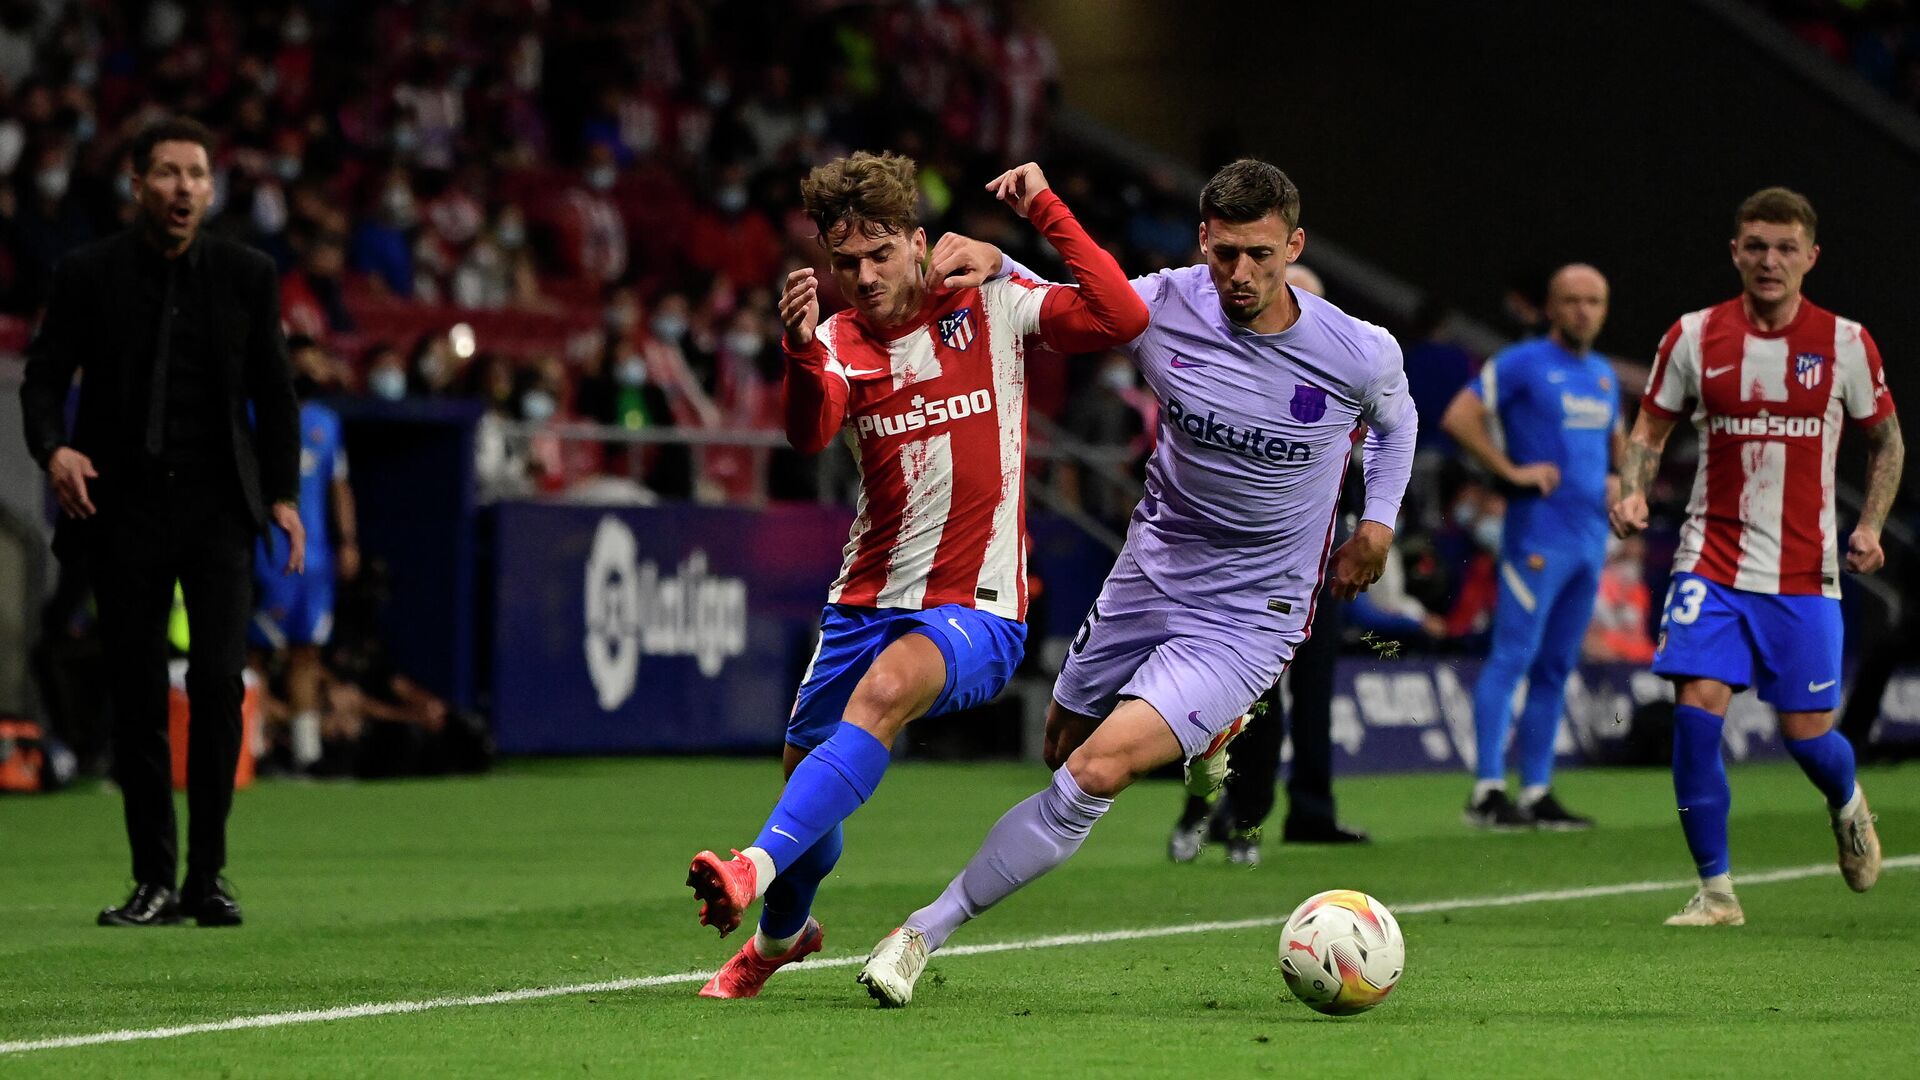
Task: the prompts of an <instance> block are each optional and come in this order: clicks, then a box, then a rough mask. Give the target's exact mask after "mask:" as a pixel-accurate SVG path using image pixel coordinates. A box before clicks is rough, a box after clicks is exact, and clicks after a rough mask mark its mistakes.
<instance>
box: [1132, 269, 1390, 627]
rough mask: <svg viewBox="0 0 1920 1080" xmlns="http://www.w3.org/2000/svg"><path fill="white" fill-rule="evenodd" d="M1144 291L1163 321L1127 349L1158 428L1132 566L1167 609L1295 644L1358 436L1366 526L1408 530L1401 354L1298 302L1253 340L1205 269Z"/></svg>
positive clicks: (1369, 332) (1142, 284)
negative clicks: (1183, 607) (1279, 325)
mask: <svg viewBox="0 0 1920 1080" xmlns="http://www.w3.org/2000/svg"><path fill="white" fill-rule="evenodd" d="M1133 285H1134V288H1135V290H1137V291H1138V292H1139V293H1140V295H1141V297H1142V298H1143V299H1145V300H1146V302H1147V306H1148V308H1149V309H1150V311H1151V312H1152V321H1151V322H1150V323H1149V324H1148V326H1147V331H1146V333H1144V334H1142V335H1140V336H1139V337H1138V338H1136V339H1134V341H1133V342H1132V343H1131V344H1129V345H1127V346H1125V350H1126V351H1127V352H1128V353H1130V354H1131V355H1132V356H1133V359H1134V362H1135V364H1136V365H1138V367H1139V369H1140V373H1141V375H1142V376H1143V377H1144V378H1145V379H1146V382H1147V385H1148V386H1150V387H1152V388H1153V392H1154V394H1155V395H1156V396H1157V397H1158V398H1159V399H1160V426H1159V433H1158V434H1159V443H1158V445H1157V446H1156V448H1155V449H1154V453H1153V459H1152V460H1151V461H1150V462H1149V463H1148V465H1147V493H1146V497H1145V498H1143V499H1142V500H1141V501H1140V505H1139V506H1138V507H1137V508H1136V509H1135V511H1134V514H1133V522H1132V524H1131V525H1130V526H1129V527H1128V529H1127V549H1128V554H1129V555H1130V556H1131V561H1132V562H1133V563H1134V564H1136V565H1137V566H1138V567H1139V570H1140V572H1141V573H1142V574H1144V575H1145V576H1146V577H1147V578H1148V579H1149V580H1151V581H1153V582H1154V584H1156V585H1157V586H1159V587H1160V589H1161V590H1162V591H1164V592H1165V593H1166V594H1167V595H1168V596H1169V597H1172V598H1175V599H1178V600H1180V601H1182V602H1184V603H1185V604H1187V605H1188V606H1191V607H1193V608H1196V609H1199V610H1203V611H1208V610H1210V611H1211V612H1212V613H1214V614H1217V615H1227V616H1232V617H1234V618H1235V621H1236V622H1238V623H1240V624H1241V625H1243V626H1249V627H1257V628H1260V629H1265V630H1276V631H1280V632H1282V633H1284V634H1287V635H1288V636H1289V637H1291V638H1293V639H1294V640H1296V641H1297V640H1298V639H1299V636H1300V633H1301V631H1303V630H1304V629H1305V626H1306V620H1307V618H1308V613H1309V611H1310V610H1311V608H1312V606H1313V599H1314V594H1315V592H1316V590H1317V588H1318V586H1319V582H1320V578H1321V574H1322V572H1323V570H1324V567H1325V565H1326V558H1327V552H1328V549H1329V545H1330V543H1331V540H1332V535H1333V519H1334V513H1335V510H1336V508H1337V507H1338V505H1339V501H1340V487H1341V483H1342V480H1343V477H1344V476H1345V474H1346V468H1347V462H1348V460H1349V456H1350V454H1351V451H1352V447H1353V438H1354V433H1355V432H1356V430H1357V429H1358V426H1359V425H1360V424H1362V423H1364V424H1366V426H1367V439H1366V447H1365V451H1366V452H1365V458H1364V461H1365V473H1366V487H1367V499H1366V508H1365V512H1364V514H1363V515H1362V516H1363V517H1365V518H1366V519H1367V520H1370V521H1378V522H1380V523H1382V524H1384V525H1386V526H1388V527H1389V528H1391V527H1393V525H1394V521H1395V518H1397V517H1398V516H1399V512H1400V500H1401V497H1402V496H1403V495H1404V494H1405V493H1406V488H1407V480H1408V478H1409V476H1410V474H1411V472H1412V467H1413V441H1414V431H1415V426H1416V423H1417V421H1416V419H1415V417H1414V410H1413V399H1412V398H1411V397H1410V396H1409V395H1408V393H1407V379H1406V374H1405V372H1404V371H1403V370H1402V368H1401V359H1400V346H1399V345H1398V344H1397V343H1395V341H1394V340H1393V336H1392V335H1391V334H1389V333H1387V332H1386V331H1385V330H1383V329H1381V328H1380V327H1378V326H1375V325H1373V324H1372V323H1368V322H1364V321H1362V320H1360V319H1356V318H1354V317H1352V316H1350V315H1348V314H1346V313H1345V312H1343V311H1341V310H1340V309H1339V308H1337V307H1335V306H1334V305H1332V304H1330V303H1328V302H1327V301H1325V300H1322V299H1320V298H1319V297H1317V296H1314V295H1312V294H1310V293H1306V292H1302V291H1300V290H1298V289H1296V290H1294V292H1293V295H1294V298H1295V300H1297V301H1298V302H1299V305H1300V318H1299V319H1298V320H1296V321H1295V322H1294V324H1293V325H1292V326H1290V327H1288V328H1287V329H1286V330H1284V331H1282V332H1280V333H1278V334H1256V333H1253V332H1251V331H1249V330H1246V329H1244V328H1242V327H1240V326H1237V325H1235V324H1234V323H1233V322H1232V321H1230V320H1229V319H1228V318H1227V317H1226V313H1225V312H1223V311H1222V310H1221V308H1220V297H1219V294H1218V293H1217V292H1216V291H1215V289H1214V286H1213V280H1212V278H1211V277H1210V276H1209V275H1208V273H1207V268H1206V267H1205V266H1188V267H1182V268H1181V269H1178V270H1163V271H1161V272H1160V273H1157V274H1150V275H1148V276H1146V277H1142V278H1136V279H1135V280H1134V282H1133Z"/></svg>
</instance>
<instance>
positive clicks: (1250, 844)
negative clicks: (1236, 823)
mask: <svg viewBox="0 0 1920 1080" xmlns="http://www.w3.org/2000/svg"><path fill="white" fill-rule="evenodd" d="M1227 863H1228V864H1229V865H1231V866H1244V867H1246V868H1247V869H1249V870H1251V869H1253V868H1254V867H1257V866H1259V865H1260V827H1259V826H1257V825H1256V826H1254V827H1253V828H1251V829H1235V830H1234V831H1233V832H1231V833H1228V834H1227Z"/></svg>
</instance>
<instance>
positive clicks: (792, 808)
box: [753, 721, 889, 875]
mask: <svg viewBox="0 0 1920 1080" xmlns="http://www.w3.org/2000/svg"><path fill="white" fill-rule="evenodd" d="M888 757H889V755H888V753H887V748H886V747H885V746H884V745H882V744H881V742H880V740H879V739H876V738H874V737H873V736H872V735H869V734H867V733H866V732H865V731H862V730H860V729H859V728H857V727H854V726H853V725H852V724H849V723H846V722H845V721H842V722H841V723H840V726H839V727H837V728H835V729H834V731H833V734H832V735H831V736H830V737H828V739H827V741H826V742H823V743H821V744H820V745H819V746H816V747H814V748H813V752H812V753H810V754H808V755H807V756H806V759H805V760H804V761H802V762H800V767H799V768H797V769H795V770H793V776H792V777H790V778H789V779H788V780H787V790H786V791H784V792H782V793H781V795H780V801H779V803H777V804H776V805H775V806H774V808H773V813H772V814H770V815H768V817H767V824H766V827H765V828H763V829H761V830H760V836H759V839H756V840H755V841H754V842H753V846H754V847H757V848H759V849H761V850H762V851H765V852H766V853H767V855H768V857H769V858H771V859H772V860H773V869H774V873H775V874H776V875H778V874H784V873H786V872H787V868H788V867H789V866H792V865H793V864H794V863H795V862H797V861H799V859H800V856H801V855H802V854H804V853H805V852H806V850H807V849H808V848H811V847H812V846H813V845H815V844H817V843H819V842H820V838H821V837H823V836H825V835H827V833H829V832H831V831H832V830H833V829H834V828H835V827H837V826H838V825H839V824H840V823H841V822H842V821H845V820H846V819H847V818H849V817H851V816H852V815H853V812H854V811H855V810H858V809H860V804H862V803H864V802H866V801H867V800H868V799H869V798H871V797H872V796H873V789H874V788H877V787H879V786H880V778H881V777H882V776H884V775H885V774H886V771H887V761H888Z"/></svg>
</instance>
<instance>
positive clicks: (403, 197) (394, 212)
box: [380, 186, 417, 229]
mask: <svg viewBox="0 0 1920 1080" xmlns="http://www.w3.org/2000/svg"><path fill="white" fill-rule="evenodd" d="M380 207H381V209H383V210H385V211H386V214H387V223H388V224H390V225H393V226H395V227H397V228H401V229H404V228H407V227H408V226H410V225H412V224H413V223H414V220H415V218H416V216H417V215H416V213H415V210H414V206H413V192H411V191H408V190H407V189H406V188H403V187H399V186H394V187H390V188H388V189H387V193H386V194H385V195H383V196H381V199H380Z"/></svg>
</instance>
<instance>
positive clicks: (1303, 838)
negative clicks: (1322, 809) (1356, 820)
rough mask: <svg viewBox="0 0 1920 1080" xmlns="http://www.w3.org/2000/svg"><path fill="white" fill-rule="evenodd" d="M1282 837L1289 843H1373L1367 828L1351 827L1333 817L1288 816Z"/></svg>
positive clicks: (1281, 832)
mask: <svg viewBox="0 0 1920 1080" xmlns="http://www.w3.org/2000/svg"><path fill="white" fill-rule="evenodd" d="M1280 839H1281V840H1283V841H1285V842H1287V843H1289V844H1371V843H1373V837H1371V836H1368V835H1367V833H1366V830H1365V829H1349V828H1347V827H1346V826H1345V825H1342V824H1340V823H1339V822H1338V821H1334V820H1333V819H1332V818H1306V819H1299V818H1288V819H1287V824H1286V826H1285V827H1284V828H1282V829H1281V830H1280Z"/></svg>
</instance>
